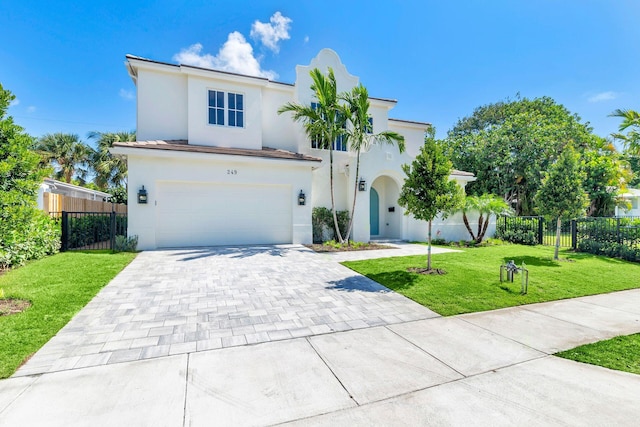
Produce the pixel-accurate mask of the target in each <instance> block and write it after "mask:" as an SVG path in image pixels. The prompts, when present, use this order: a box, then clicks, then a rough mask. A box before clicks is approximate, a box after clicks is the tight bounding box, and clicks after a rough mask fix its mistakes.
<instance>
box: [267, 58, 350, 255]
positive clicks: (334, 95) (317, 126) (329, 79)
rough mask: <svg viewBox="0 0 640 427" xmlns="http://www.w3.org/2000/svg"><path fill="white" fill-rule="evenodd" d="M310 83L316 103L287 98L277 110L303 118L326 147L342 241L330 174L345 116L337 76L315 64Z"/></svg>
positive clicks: (333, 208)
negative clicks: (314, 105)
mask: <svg viewBox="0 0 640 427" xmlns="http://www.w3.org/2000/svg"><path fill="white" fill-rule="evenodd" d="M309 74H310V75H311V79H312V80H313V83H312V84H311V90H312V91H313V93H314V98H315V100H316V101H317V107H316V108H312V107H311V105H302V104H297V103H294V102H288V103H287V104H285V105H283V106H282V107H280V109H278V114H282V113H285V112H291V113H293V120H295V121H296V122H302V123H303V126H304V131H305V133H306V134H307V136H308V137H309V139H310V140H312V141H317V142H318V147H319V148H323V149H328V150H329V185H330V188H331V212H332V214H333V223H334V227H335V230H336V235H337V238H338V242H340V243H344V238H343V237H342V233H341V232H340V227H339V225H338V215H337V213H336V203H335V192H334V182H333V181H334V177H333V148H334V147H333V144H334V143H335V141H336V140H337V139H338V137H340V136H343V135H344V132H345V130H344V125H345V123H346V116H345V115H344V114H343V113H344V109H343V108H342V107H341V106H340V104H339V98H338V89H337V87H338V86H337V83H336V77H335V75H334V73H333V69H331V68H329V72H328V75H326V76H325V75H324V74H323V73H322V71H320V70H319V69H317V68H314V69H313V70H311V72H310V73H309Z"/></svg>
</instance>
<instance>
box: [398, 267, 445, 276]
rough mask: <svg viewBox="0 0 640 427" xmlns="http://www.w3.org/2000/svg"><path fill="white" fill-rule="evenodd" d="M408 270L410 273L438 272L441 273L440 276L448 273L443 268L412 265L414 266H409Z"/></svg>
mask: <svg viewBox="0 0 640 427" xmlns="http://www.w3.org/2000/svg"><path fill="white" fill-rule="evenodd" d="M407 271H408V272H410V273H418V274H437V275H440V276H441V275H443V274H447V272H446V271H444V270H442V269H441V268H432V269H428V268H419V267H412V268H407Z"/></svg>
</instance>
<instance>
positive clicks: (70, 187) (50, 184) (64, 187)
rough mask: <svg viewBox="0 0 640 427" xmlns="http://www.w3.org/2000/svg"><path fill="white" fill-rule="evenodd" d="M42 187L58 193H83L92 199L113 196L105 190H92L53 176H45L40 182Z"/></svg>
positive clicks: (49, 191) (47, 190)
mask: <svg viewBox="0 0 640 427" xmlns="http://www.w3.org/2000/svg"><path fill="white" fill-rule="evenodd" d="M40 187H41V188H42V189H43V190H44V191H45V192H48V193H56V194H65V195H68V194H72V193H73V194H75V195H79V194H82V195H84V196H85V198H86V196H90V199H93V200H95V199H96V198H100V199H102V198H105V197H111V194H109V193H105V192H104V191H99V190H92V189H90V188H87V187H81V186H79V185H75V184H68V183H66V182H62V181H58V180H55V179H51V178H45V179H44V182H43V183H42V184H40Z"/></svg>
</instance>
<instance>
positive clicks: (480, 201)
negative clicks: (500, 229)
mask: <svg viewBox="0 0 640 427" xmlns="http://www.w3.org/2000/svg"><path fill="white" fill-rule="evenodd" d="M469 212H478V232H477V234H474V233H473V230H472V229H471V226H470V225H469V219H468V218H467V213H469ZM491 215H495V216H499V215H507V216H511V215H513V209H511V207H509V205H508V204H507V202H505V201H504V199H503V198H501V197H498V196H496V195H493V194H483V195H482V196H467V197H465V200H464V205H463V207H462V221H463V222H464V226H465V227H466V228H467V231H468V232H469V234H470V235H471V239H472V240H473V241H474V242H476V243H481V242H482V240H483V239H484V236H485V234H486V232H487V229H488V228H489V220H490V219H491Z"/></svg>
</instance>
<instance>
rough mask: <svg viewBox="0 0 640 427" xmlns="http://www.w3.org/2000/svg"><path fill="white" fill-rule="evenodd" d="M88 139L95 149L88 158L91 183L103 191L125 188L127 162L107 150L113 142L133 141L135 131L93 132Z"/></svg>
mask: <svg viewBox="0 0 640 427" xmlns="http://www.w3.org/2000/svg"><path fill="white" fill-rule="evenodd" d="M89 139H92V140H94V141H95V142H96V149H95V150H94V151H93V152H92V153H91V157H90V166H91V169H92V171H93V173H94V178H93V182H94V183H95V184H96V185H97V186H98V188H99V189H101V190H103V191H106V190H107V189H109V188H112V189H113V188H126V185H127V162H126V160H125V159H123V158H120V157H116V156H114V155H112V154H111V152H110V151H109V149H110V148H111V147H113V143H114V142H129V141H135V140H136V133H135V131H131V132H97V131H93V132H90V133H89Z"/></svg>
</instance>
